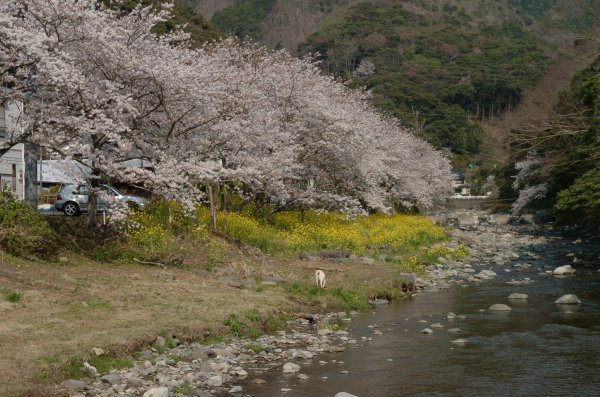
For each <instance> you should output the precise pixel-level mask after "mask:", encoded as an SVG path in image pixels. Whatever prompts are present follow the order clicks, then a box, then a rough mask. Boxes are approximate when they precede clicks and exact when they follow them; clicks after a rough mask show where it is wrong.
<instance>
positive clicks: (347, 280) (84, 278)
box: [0, 203, 463, 397]
mask: <svg viewBox="0 0 600 397" xmlns="http://www.w3.org/2000/svg"><path fill="white" fill-rule="evenodd" d="M206 216H207V213H206V210H205V209H199V210H197V211H196V212H195V213H187V212H185V211H184V209H183V208H182V207H180V206H179V205H178V204H176V203H154V204H153V205H151V206H150V207H149V208H148V210H147V211H145V212H138V213H136V214H134V215H133V216H132V217H131V218H130V220H129V222H128V223H127V224H123V225H121V226H120V227H121V228H124V229H123V230H124V231H125V232H126V233H125V234H115V233H113V232H111V231H109V230H104V231H101V232H100V233H99V234H98V236H100V237H101V238H95V239H91V238H90V236H89V235H88V234H86V233H85V231H83V230H82V229H81V228H80V227H79V223H81V221H82V219H65V218H61V219H58V218H56V219H52V220H51V222H52V223H53V226H52V227H53V229H54V231H55V234H58V235H60V241H61V244H60V246H61V248H60V249H59V252H58V254H57V255H56V256H55V257H53V258H51V259H46V260H39V259H31V258H30V259H22V258H18V257H15V256H10V255H8V254H6V253H0V314H1V315H2V318H3V322H2V325H0V343H1V344H2V346H7V347H8V348H3V349H0V373H2V374H3V376H2V377H0V396H2V397H4V396H14V395H19V393H23V392H25V391H27V390H34V392H32V393H33V394H30V395H36V394H35V390H36V388H38V390H39V391H40V393H41V391H44V392H46V391H47V388H48V384H51V383H55V382H58V381H60V380H62V379H65V378H69V377H78V376H80V375H81V374H82V372H81V364H82V363H83V360H92V362H93V364H95V366H97V367H98V368H99V369H100V368H102V369H104V370H109V369H110V368H118V367H121V366H127V365H130V363H131V357H133V355H134V353H135V352H136V351H139V350H140V349H143V348H147V347H148V346H149V345H150V344H151V343H152V341H154V339H155V338H156V336H157V335H163V336H165V338H166V339H167V340H169V338H170V337H172V336H175V337H176V338H177V339H179V340H184V341H202V342H207V341H210V340H214V338H222V337H224V336H227V335H238V336H245V337H250V338H252V337H257V336H259V335H260V334H262V333H264V332H273V331H274V330H276V329H279V328H281V327H283V326H284V325H285V319H286V316H288V315H290V314H291V313H294V312H298V311H308V312H311V311H312V312H317V311H322V310H333V309H343V310H353V309H356V310H360V309H364V308H366V307H367V306H368V301H369V299H373V298H376V297H387V298H398V297H400V296H401V289H400V283H401V276H400V273H403V272H406V271H417V272H419V271H422V270H421V269H422V266H423V265H424V264H425V263H427V262H432V261H435V259H437V257H439V256H449V255H451V256H461V255H463V252H461V251H460V250H458V251H452V250H449V249H448V248H445V247H444V246H443V241H444V239H445V236H444V232H443V230H441V229H439V228H438V227H436V226H435V225H433V224H432V223H431V222H429V221H428V220H427V219H426V218H423V217H419V216H407V215H395V216H392V217H384V216H380V215H375V216H371V217H367V218H355V219H352V218H347V217H345V216H343V215H340V214H320V215H319V214H316V213H312V212H307V213H305V214H304V221H302V220H301V219H300V216H299V214H298V213H285V214H277V215H276V216H275V217H273V218H272V219H269V220H264V219H260V218H258V217H255V216H252V214H227V216H224V214H220V217H219V222H218V227H219V231H220V233H219V234H218V235H215V234H214V233H211V232H210V231H209V230H208V229H207V227H206ZM223 235H224V236H225V238H221V237H219V236H223ZM98 236H96V237H98ZM257 248H260V250H259V249H257ZM324 249H328V250H331V249H336V250H349V251H351V252H352V253H353V254H354V255H355V256H353V257H351V258H350V259H345V260H342V261H340V260H328V259H324V258H321V257H319V252H320V251H321V250H324ZM303 252H311V253H313V254H314V256H313V257H312V259H311V260H301V259H299V255H298V254H299V253H303ZM365 257H370V258H375V259H376V260H375V263H374V264H373V265H369V264H365V261H364V258H365ZM134 258H135V259H137V260H144V261H147V262H153V263H155V264H156V263H160V264H161V265H166V266H167V267H166V268H163V267H161V266H157V265H155V264H146V265H143V264H140V263H138V262H136V261H135V260H134ZM366 263H370V262H366ZM315 268H321V269H324V270H325V272H326V273H327V281H328V288H326V289H325V290H320V289H317V288H316V287H315V286H314V280H313V277H314V276H313V274H314V269H315ZM94 347H99V348H102V349H104V350H105V351H107V352H108V353H109V354H108V355H107V356H106V357H107V358H102V359H99V358H95V357H94V356H93V355H92V353H91V351H92V350H91V349H92V348H94ZM99 360H100V361H99ZM102 360H105V361H102Z"/></svg>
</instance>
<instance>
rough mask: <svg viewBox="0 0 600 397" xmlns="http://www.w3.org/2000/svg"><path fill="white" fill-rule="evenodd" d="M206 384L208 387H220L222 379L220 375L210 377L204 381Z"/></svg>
mask: <svg viewBox="0 0 600 397" xmlns="http://www.w3.org/2000/svg"><path fill="white" fill-rule="evenodd" d="M206 384H207V385H208V386H210V387H221V386H223V377H222V376H221V375H215V376H211V377H210V378H208V379H207V380H206Z"/></svg>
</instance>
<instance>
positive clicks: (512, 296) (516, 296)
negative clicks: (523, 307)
mask: <svg viewBox="0 0 600 397" xmlns="http://www.w3.org/2000/svg"><path fill="white" fill-rule="evenodd" d="M508 299H529V295H527V294H520V293H518V292H513V293H512V294H510V295H509V296H508Z"/></svg>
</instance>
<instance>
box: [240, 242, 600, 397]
mask: <svg viewBox="0 0 600 397" xmlns="http://www.w3.org/2000/svg"><path fill="white" fill-rule="evenodd" d="M569 251H574V252H576V253H577V256H576V257H577V258H578V259H576V261H577V264H576V266H575V267H576V268H577V275H576V276H572V277H562V278H559V277H553V276H551V275H547V274H544V272H545V271H544V270H543V269H544V268H548V267H554V266H555V265H558V264H564V263H565V262H564V261H565V260H566V259H567V258H568V259H569V260H573V259H574V256H573V254H571V255H570V256H566V254H567V252H569ZM518 262H519V261H517V260H515V261H513V262H511V263H505V264H502V265H496V264H485V263H484V264H483V265H484V266H485V265H488V266H487V267H486V268H488V269H493V270H495V271H496V273H497V274H498V276H497V277H495V278H494V279H492V280H488V281H484V282H480V283H465V284H464V285H456V286H452V287H450V288H448V289H443V290H440V291H437V292H424V293H419V294H417V295H416V296H414V297H413V298H411V299H407V300H405V301H403V302H399V303H393V304H390V305H387V306H377V307H375V308H373V309H372V310H371V311H370V312H368V313H363V314H360V315H358V316H355V317H353V319H352V321H351V322H350V323H349V324H347V326H348V330H349V331H350V332H351V334H352V335H353V336H354V337H355V338H356V339H357V340H358V341H359V344H358V346H357V347H355V348H348V349H347V350H346V351H344V352H342V353H338V354H336V355H331V354H321V355H319V357H318V359H316V360H312V361H308V362H306V363H304V364H303V367H302V370H301V373H303V374H306V375H308V376H309V377H310V378H309V379H307V380H299V379H297V374H290V375H283V374H281V373H280V372H276V373H275V372H273V373H267V374H262V375H260V376H261V377H262V378H263V379H265V380H266V383H264V384H258V385H256V384H250V385H247V386H246V387H245V391H244V394H245V395H249V396H257V397H258V396H261V397H271V396H286V397H307V396H332V397H333V396H334V395H335V394H336V393H338V392H341V391H344V392H348V393H351V394H353V395H356V396H359V397H398V396H419V397H430V396H436V397H437V396H600V376H598V374H599V373H600V272H599V271H598V269H599V268H600V263H599V261H598V255H597V252H596V251H595V248H594V246H587V247H585V246H577V247H575V246H572V245H570V244H568V243H566V242H560V240H559V241H556V240H555V241H554V244H553V245H552V246H548V249H547V250H543V249H542V253H541V255H540V257H539V258H538V259H537V261H535V262H534V263H533V266H532V267H531V268H529V269H527V268H526V269H521V270H519V276H520V277H530V278H532V279H533V280H534V281H535V282H534V283H531V284H527V285H507V281H509V280H512V279H513V278H514V276H515V271H516V269H515V268H514V267H513V265H514V264H516V263H518ZM513 292H518V293H524V294H527V295H528V296H529V298H528V299H524V300H512V299H511V300H509V299H508V296H509V294H511V293H513ZM567 293H568V294H576V295H577V296H578V297H579V298H580V299H581V301H582V304H581V305H557V304H555V303H554V301H555V300H556V299H557V298H558V297H560V296H561V295H563V294H567ZM495 303H504V304H507V305H509V306H510V307H511V308H512V310H511V311H510V312H491V311H489V310H487V308H488V307H489V306H490V305H492V304H495ZM449 313H453V314H455V315H456V317H455V318H448V314H449ZM450 317H452V315H450ZM424 328H430V329H431V330H433V331H434V332H433V333H431V334H424V333H422V332H421V331H422V330H423V329H424ZM453 328H459V329H460V330H461V332H448V330H449V329H450V330H452V329H453ZM377 331H379V332H381V333H382V334H381V335H378V334H379V332H377ZM453 331H456V330H453ZM364 338H372V340H371V341H365V340H364ZM458 338H463V339H466V341H467V342H466V343H465V344H456V343H453V342H452V341H453V340H456V339H458ZM319 360H321V361H324V362H326V363H323V362H321V363H319ZM282 389H284V390H285V389H291V390H289V391H282Z"/></svg>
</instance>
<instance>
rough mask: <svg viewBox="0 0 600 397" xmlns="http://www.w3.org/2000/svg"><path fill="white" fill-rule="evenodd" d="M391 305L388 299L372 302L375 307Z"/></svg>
mask: <svg viewBox="0 0 600 397" xmlns="http://www.w3.org/2000/svg"><path fill="white" fill-rule="evenodd" d="M389 303H390V301H389V300H387V299H374V300H372V301H371V304H372V305H375V306H379V305H387V304H389Z"/></svg>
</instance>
